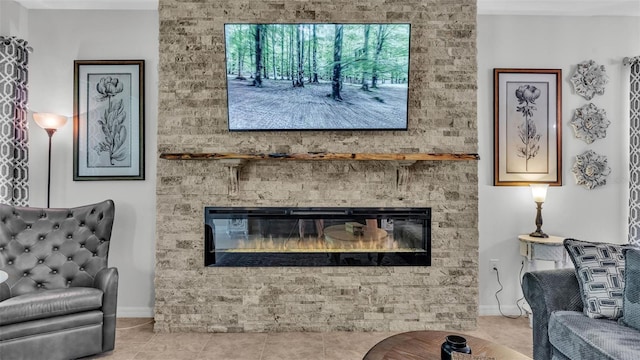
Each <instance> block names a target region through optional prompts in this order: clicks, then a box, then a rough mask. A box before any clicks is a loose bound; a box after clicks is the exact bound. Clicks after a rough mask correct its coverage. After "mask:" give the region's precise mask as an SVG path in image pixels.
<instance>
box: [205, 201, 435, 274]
mask: <svg viewBox="0 0 640 360" xmlns="http://www.w3.org/2000/svg"><path fill="white" fill-rule="evenodd" d="M204 221H205V246H204V248H205V254H204V263H205V266H404V265H422V266H429V265H431V209H430V208H335V207H331V208H282V207H277V208H276V207H263V208H238V207H206V208H205V215H204Z"/></svg>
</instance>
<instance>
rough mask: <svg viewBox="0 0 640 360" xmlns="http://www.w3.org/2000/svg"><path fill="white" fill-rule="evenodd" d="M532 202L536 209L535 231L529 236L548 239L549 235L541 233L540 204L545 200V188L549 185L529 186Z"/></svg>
mask: <svg viewBox="0 0 640 360" xmlns="http://www.w3.org/2000/svg"><path fill="white" fill-rule="evenodd" d="M529 187H530V188H531V195H532V196H533V201H534V202H535V203H536V207H537V209H538V211H537V213H536V231H534V232H532V233H531V234H529V236H532V237H539V238H548V237H549V235H547V234H545V233H544V232H542V203H543V202H544V200H545V199H546V198H547V188H549V184H529Z"/></svg>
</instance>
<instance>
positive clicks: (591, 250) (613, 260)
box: [564, 239, 629, 320]
mask: <svg viewBox="0 0 640 360" xmlns="http://www.w3.org/2000/svg"><path fill="white" fill-rule="evenodd" d="M564 247H565V248H566V249H567V252H568V253H569V257H570V258H571V261H573V264H574V265H575V267H576V275H577V277H578V283H579V284H580V291H581V295H582V303H583V304H584V313H585V314H586V315H587V316H589V317H590V318H596V319H597V318H607V319H613V320H615V319H617V318H619V317H620V316H621V315H622V298H623V296H622V293H623V290H624V254H623V253H622V251H623V250H624V249H626V248H629V245H618V244H607V243H594V242H587V241H580V240H576V239H565V240H564Z"/></svg>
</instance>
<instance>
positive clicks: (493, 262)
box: [489, 259, 500, 271]
mask: <svg viewBox="0 0 640 360" xmlns="http://www.w3.org/2000/svg"><path fill="white" fill-rule="evenodd" d="M499 262H500V259H491V260H489V270H491V271H495V270H498V263H499Z"/></svg>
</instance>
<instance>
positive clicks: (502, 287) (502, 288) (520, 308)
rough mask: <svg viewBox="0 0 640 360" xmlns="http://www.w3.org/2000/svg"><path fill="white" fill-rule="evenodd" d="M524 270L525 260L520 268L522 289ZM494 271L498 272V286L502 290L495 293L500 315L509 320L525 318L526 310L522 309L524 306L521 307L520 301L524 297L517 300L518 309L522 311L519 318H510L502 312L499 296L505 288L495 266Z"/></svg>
mask: <svg viewBox="0 0 640 360" xmlns="http://www.w3.org/2000/svg"><path fill="white" fill-rule="evenodd" d="M523 269H524V260H523V261H522V264H521V266H520V274H519V276H520V287H522V270H523ZM493 271H495V272H496V280H498V285H500V289H498V291H496V293H495V297H496V301H497V302H498V311H499V312H500V315H502V316H503V317H506V318H507V319H519V318H521V317H522V316H523V314H524V310H523V309H522V306H521V305H520V301H523V300H524V296H523V297H521V298H519V299H518V300H516V306H517V307H518V311H520V315H517V316H510V315H505V314H504V313H503V312H502V309H501V307H500V298H498V294H499V293H500V292H501V291H502V290H504V286H502V283H501V282H500V272H499V271H498V268H497V267H496V266H495V265H494V266H493Z"/></svg>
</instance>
